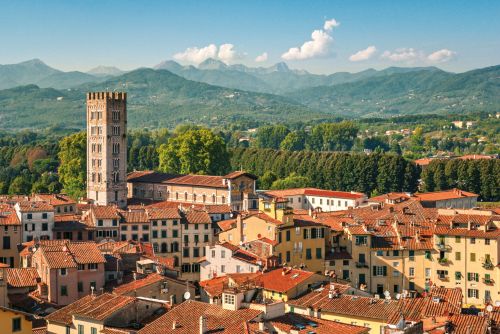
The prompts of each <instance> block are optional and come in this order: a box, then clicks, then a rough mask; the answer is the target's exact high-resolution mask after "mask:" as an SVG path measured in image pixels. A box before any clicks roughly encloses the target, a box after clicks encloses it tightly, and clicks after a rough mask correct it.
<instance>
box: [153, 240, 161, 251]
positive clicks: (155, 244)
mask: <svg viewBox="0 0 500 334" xmlns="http://www.w3.org/2000/svg"><path fill="white" fill-rule="evenodd" d="M153 250H154V252H155V253H158V251H159V250H160V248H159V247H158V243H156V242H155V243H154V244H153Z"/></svg>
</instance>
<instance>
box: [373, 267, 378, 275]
mask: <svg viewBox="0 0 500 334" xmlns="http://www.w3.org/2000/svg"><path fill="white" fill-rule="evenodd" d="M373 276H377V266H373Z"/></svg>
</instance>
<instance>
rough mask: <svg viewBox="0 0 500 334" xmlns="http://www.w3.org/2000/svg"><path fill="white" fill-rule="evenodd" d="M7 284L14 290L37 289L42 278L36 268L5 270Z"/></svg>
mask: <svg viewBox="0 0 500 334" xmlns="http://www.w3.org/2000/svg"><path fill="white" fill-rule="evenodd" d="M5 272H6V276H7V284H9V285H10V286H11V287H14V288H24V287H36V286H37V284H38V281H39V279H40V276H38V272H37V271H36V269H35V268H8V269H5Z"/></svg>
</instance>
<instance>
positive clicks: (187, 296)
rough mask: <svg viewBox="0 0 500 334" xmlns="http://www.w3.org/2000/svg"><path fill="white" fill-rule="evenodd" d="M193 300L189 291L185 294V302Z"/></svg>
mask: <svg viewBox="0 0 500 334" xmlns="http://www.w3.org/2000/svg"><path fill="white" fill-rule="evenodd" d="M189 298H191V293H190V292H189V291H186V292H184V300H188V299H189Z"/></svg>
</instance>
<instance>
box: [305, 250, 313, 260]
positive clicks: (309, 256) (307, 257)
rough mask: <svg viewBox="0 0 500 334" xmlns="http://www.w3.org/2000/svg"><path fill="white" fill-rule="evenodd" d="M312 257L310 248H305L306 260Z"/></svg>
mask: <svg viewBox="0 0 500 334" xmlns="http://www.w3.org/2000/svg"><path fill="white" fill-rule="evenodd" d="M310 259H312V254H311V248H306V260H310Z"/></svg>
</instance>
